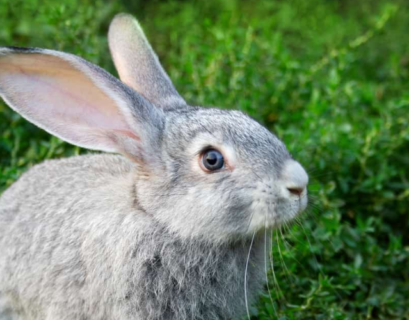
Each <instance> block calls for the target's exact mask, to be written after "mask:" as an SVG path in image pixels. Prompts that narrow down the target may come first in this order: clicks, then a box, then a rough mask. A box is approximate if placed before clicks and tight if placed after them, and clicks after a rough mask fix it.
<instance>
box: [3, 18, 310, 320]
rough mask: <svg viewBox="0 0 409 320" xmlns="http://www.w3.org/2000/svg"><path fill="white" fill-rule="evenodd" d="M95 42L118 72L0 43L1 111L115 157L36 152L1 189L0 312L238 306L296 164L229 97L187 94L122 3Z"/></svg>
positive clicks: (296, 207)
mask: <svg viewBox="0 0 409 320" xmlns="http://www.w3.org/2000/svg"><path fill="white" fill-rule="evenodd" d="M109 44H110V48H111V52H112V54H113V57H114V62H115V65H116V67H117V70H118V73H119V75H120V78H121V80H122V81H123V82H121V81H119V80H118V79H116V78H114V77H113V76H112V75H110V74H108V73H107V72H105V71H104V70H102V69H101V68H99V67H97V66H95V65H93V64H91V63H89V62H87V61H85V60H83V59H81V58H79V57H77V56H74V55H71V54H67V53H63V52H58V51H53V50H46V49H38V48H32V49H27V48H15V47H12V48H0V95H1V97H2V98H3V99H4V100H5V101H6V102H7V103H8V104H9V105H10V106H11V107H12V108H13V109H14V110H16V111H17V112H19V113H20V114H21V115H23V116H24V117H25V118H27V119H29V120H30V121H32V122H33V123H35V124H37V125H38V126H40V127H41V128H44V129H45V130H47V131H48V132H50V133H52V134H54V135H56V136H57V137H60V138H62V139H64V140H66V141H68V142H71V143H73V144H75V145H78V146H80V147H85V148H89V149H94V150H99V151H105V152H116V153H120V154H122V155H123V156H125V157H122V156H112V155H89V156H81V157H75V158H71V159H66V160H55V161H47V162H46V163H44V164H41V165H38V166H36V167H34V168H32V169H31V170H30V171H29V172H28V173H26V174H24V175H23V176H22V177H21V178H20V179H19V181H17V182H16V183H15V184H14V185H12V186H11V187H10V189H8V190H6V191H5V193H4V194H3V195H2V196H1V198H0V317H5V316H6V315H7V314H8V315H9V317H10V316H12V317H13V320H14V319H19V320H40V319H41V320H43V319H45V320H74V319H75V320H77V319H79V320H115V319H117V320H128V319H129V320H130V319H133V320H151V319H152V320H153V319H158V320H159V319H160V320H176V319H177V320H187V319H189V320H190V319H193V320H211V319H214V320H216V319H232V318H234V317H236V316H239V315H243V314H244V313H245V311H246V309H247V308H249V304H251V302H252V301H254V298H255V297H256V294H257V292H258V290H259V289H260V288H261V287H262V285H263V279H266V260H267V259H266V257H267V256H268V251H269V242H270V241H269V238H268V236H267V234H268V232H267V231H268V229H270V228H274V227H277V226H280V225H281V224H283V223H285V222H287V221H289V220H291V219H293V218H294V217H295V216H296V215H297V214H299V213H300V212H301V211H303V210H304V209H305V207H306V205H307V190H306V186H307V183H308V176H307V174H306V172H305V170H304V169H303V168H302V167H301V165H300V164H299V163H298V162H296V161H295V160H293V159H292V157H291V155H290V153H289V152H288V151H287V149H286V147H285V145H284V144H283V143H282V142H281V141H280V140H279V139H278V138H277V137H276V136H274V135H273V134H272V133H271V132H270V131H268V130H267V129H266V128H264V127H263V126H261V125H260V124H259V123H257V122H256V121H254V120H253V119H251V118H250V117H248V116H246V115H245V114H243V113H242V112H239V111H233V110H220V109H216V108H202V107H191V106H189V105H188V104H187V103H186V102H185V101H184V100H183V98H182V97H181V96H180V95H179V94H178V93H177V91H176V89H175V88H174V86H173V85H172V83H171V81H170V79H169V77H168V76H167V74H166V73H165V71H164V70H163V69H162V67H161V65H160V63H159V61H158V59H157V57H156V55H155V53H154V52H153V51H152V48H151V47H150V45H149V43H148V42H147V40H146V38H145V36H144V34H143V32H142V30H141V28H140V27H139V25H138V23H137V22H136V21H135V20H134V19H133V18H132V17H130V16H128V15H119V16H118V17H116V18H115V19H114V21H113V23H112V24H111V27H110V31H109ZM247 311H248V310H247ZM1 320H4V319H1ZM7 320H8V319H7Z"/></svg>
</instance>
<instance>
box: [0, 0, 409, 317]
mask: <svg viewBox="0 0 409 320" xmlns="http://www.w3.org/2000/svg"><path fill="white" fill-rule="evenodd" d="M125 4H126V2H125V1H124V2H123V3H119V2H114V1H111V2H107V1H103V0H96V1H90V0H86V1H80V0H66V1H64V3H63V4H61V3H59V2H56V1H51V0H44V1H40V0H27V1H16V0H14V1H3V2H2V3H1V4H0V21H2V26H1V28H0V43H1V44H2V45H18V46H38V47H47V48H53V49H58V50H63V51H68V52H72V53H75V54H78V55H81V56H83V57H85V58H87V59H88V60H91V61H92V62H94V63H97V64H99V65H101V66H103V67H104V68H106V69H108V70H109V71H111V72H112V73H115V71H114V69H113V65H112V62H111V61H110V57H109V53H108V49H107V42H106V32H107V28H108V24H109V21H110V19H111V18H112V17H113V15H114V14H115V13H117V12H120V11H126V10H131V13H133V14H134V15H135V16H137V17H138V18H139V19H140V21H141V23H142V25H143V26H144V27H145V30H146V32H147V34H148V37H149V39H150V40H151V42H152V44H153V47H154V48H155V49H156V51H157V52H158V54H159V56H160V58H161V60H162V62H163V63H164V65H165V67H166V69H167V70H168V71H169V73H170V76H171V78H172V79H173V80H174V82H175V85H176V87H177V88H178V89H179V91H180V92H181V94H182V95H183V96H185V97H186V99H187V100H188V101H189V102H191V103H192V104H197V105H217V106H224V107H227V108H234V109H240V110H243V111H245V112H247V113H249V114H250V115H251V116H253V117H254V118H256V119H257V120H259V121H260V122H262V123H264V124H265V125H266V126H268V127H269V128H270V129H271V130H273V131H274V132H276V133H277V135H278V136H279V137H281V138H282V139H283V140H284V142H285V143H286V144H287V146H288V147H289V149H290V151H291V152H292V153H293V155H294V157H295V158H296V159H298V160H299V161H300V162H301V163H303V164H304V165H305V166H306V167H307V169H308V171H309V172H310V176H311V185H310V193H311V200H312V205H311V207H310V209H309V211H308V213H307V214H305V215H304V216H303V217H302V218H301V219H300V220H299V221H298V223H295V224H294V225H292V226H288V227H286V228H284V230H283V232H281V231H280V230H277V231H275V232H274V236H273V240H274V241H273V242H274V246H273V255H272V259H273V260H274V261H273V262H274V272H273V271H269V273H268V276H269V278H270V285H269V289H270V290H269V291H270V294H271V298H270V296H269V294H268V293H266V294H265V295H264V296H262V297H261V298H260V301H259V303H258V304H257V305H256V306H254V307H253V308H252V310H251V311H252V314H253V316H252V318H253V319H409V273H408V270H409V236H408V234H409V212H408V207H409V201H408V199H409V123H408V122H409V91H408V88H409V41H407V30H409V4H408V3H407V2H406V1H403V0H402V1H386V0H385V1H382V0H378V1H364V0H363V1H359V2H358V1H352V0H349V1H348V0H331V1H325V0H310V1H302V0H289V1H278V0H277V1H267V0H263V1H257V2H251V1H239V0H224V1H202V2H188V1H166V2H165V1H163V2H160V1H149V2H144V3H143V6H142V2H141V1H140V2H135V3H134V4H133V5H126V6H125ZM138 8H140V11H138V10H139V9H138ZM0 119H1V122H0V135H1V138H0V163H1V167H0V172H1V176H0V190H4V189H5V188H6V187H7V186H8V185H10V184H11V183H12V182H13V181H15V180H16V179H17V178H18V176H19V175H20V174H21V173H22V172H23V171H25V170H27V168H28V167H30V166H32V165H34V164H35V163H38V162H40V161H42V160H44V159H47V158H57V157H62V156H68V155H73V154H78V153H81V152H84V151H83V150H80V149H79V148H76V147H72V146H70V145H68V144H65V143H63V142H61V141H60V140H58V139H56V138H53V137H50V136H49V135H48V134H46V133H44V132H43V131H41V130H39V129H37V128H35V127H34V126H33V125H31V124H29V123H27V122H26V121H25V120H23V119H22V118H21V117H20V116H18V115H17V114H15V113H13V112H12V111H10V109H8V107H6V106H5V104H4V103H1V104H0ZM284 231H285V232H284ZM250 281H251V279H250ZM267 292H268V291H267Z"/></svg>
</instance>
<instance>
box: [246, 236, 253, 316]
mask: <svg viewBox="0 0 409 320" xmlns="http://www.w3.org/2000/svg"><path fill="white" fill-rule="evenodd" d="M255 236H256V232H254V233H253V237H252V238H251V242H250V248H249V253H248V255H247V261H246V269H245V271H244V300H245V303H246V311H247V316H248V318H249V320H250V309H249V302H248V297H247V271H248V267H249V261H250V255H251V248H252V247H253V242H254V237H255Z"/></svg>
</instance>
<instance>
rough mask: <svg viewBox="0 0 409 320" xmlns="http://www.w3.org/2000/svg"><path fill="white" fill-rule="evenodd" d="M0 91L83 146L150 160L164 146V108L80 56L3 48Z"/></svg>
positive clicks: (50, 129)
mask: <svg viewBox="0 0 409 320" xmlns="http://www.w3.org/2000/svg"><path fill="white" fill-rule="evenodd" d="M0 96H1V97H2V98H3V99H4V100H5V101H6V102H7V103H8V104H9V106H10V107H11V108H13V109H14V110H15V111H17V112H18V113H20V114H21V115H22V116H24V117H25V118H26V119H28V120H29V121H31V122H33V123H34V124H36V125H38V126H39V127H40V128H43V129H44V130H46V131H48V132H50V133H51V134H54V135H55V136H57V137H59V138H61V139H63V140H65V141H68V142H70V143H72V144H75V145H78V146H80V147H85V148H88V149H94V150H101V151H108V152H119V153H123V154H125V155H128V156H130V157H132V158H134V159H135V160H144V161H146V162H152V160H153V158H155V156H156V155H157V154H158V152H159V150H158V149H157V148H155V146H157V145H158V141H159V136H160V135H161V133H162V132H161V128H163V124H164V113H163V110H161V109H159V108H156V107H155V106H153V105H152V104H151V103H150V102H149V101H147V100H146V99H144V98H143V97H142V96H140V95H139V94H138V93H136V92H135V91H133V90H132V89H130V88H129V87H127V86H126V85H124V84H123V83H121V82H120V81H119V80H118V79H116V78H114V77H113V76H111V75H110V74H109V73H107V72H106V71H104V70H103V69H101V68H99V67H98V66H96V65H93V64H91V63H89V62H87V61H85V60H84V59H81V58H79V57H77V56H74V55H71V54H68V53H64V52H58V51H53V50H46V49H37V48H35V49H27V48H0ZM147 157H149V159H147Z"/></svg>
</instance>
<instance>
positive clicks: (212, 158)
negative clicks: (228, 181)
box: [203, 150, 224, 171]
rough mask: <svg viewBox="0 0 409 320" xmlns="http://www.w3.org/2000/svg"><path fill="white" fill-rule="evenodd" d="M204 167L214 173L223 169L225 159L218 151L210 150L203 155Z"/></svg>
mask: <svg viewBox="0 0 409 320" xmlns="http://www.w3.org/2000/svg"><path fill="white" fill-rule="evenodd" d="M203 165H204V166H205V168H206V169H208V170H211V171H214V170H219V169H221V168H223V165H224V159H223V156H222V154H221V153H220V152H219V151H217V150H208V151H206V152H205V153H204V155H203Z"/></svg>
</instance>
